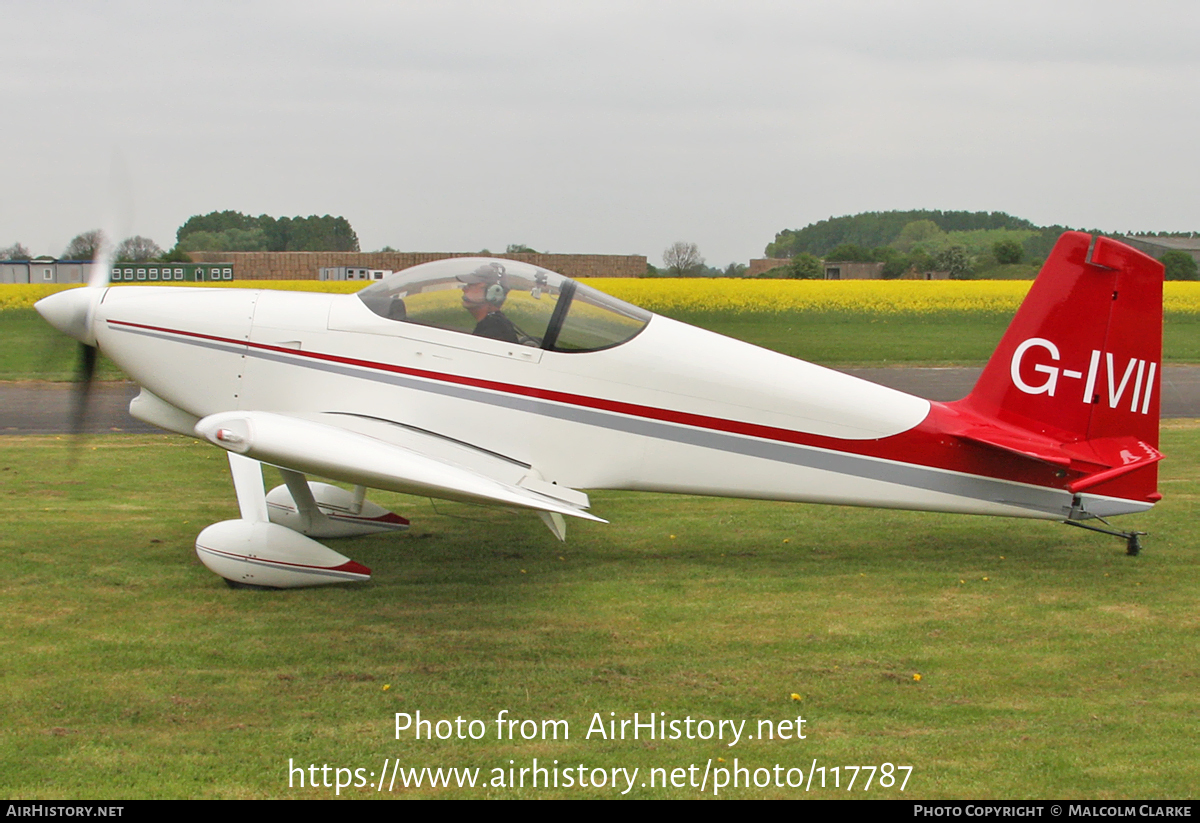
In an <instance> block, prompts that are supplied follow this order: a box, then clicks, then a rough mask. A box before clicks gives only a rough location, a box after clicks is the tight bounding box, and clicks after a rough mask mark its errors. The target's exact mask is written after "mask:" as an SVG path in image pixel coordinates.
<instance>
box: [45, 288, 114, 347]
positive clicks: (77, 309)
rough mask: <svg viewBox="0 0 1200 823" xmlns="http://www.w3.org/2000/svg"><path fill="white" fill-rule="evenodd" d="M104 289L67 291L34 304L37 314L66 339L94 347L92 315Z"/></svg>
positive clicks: (94, 336) (94, 337)
mask: <svg viewBox="0 0 1200 823" xmlns="http://www.w3.org/2000/svg"><path fill="white" fill-rule="evenodd" d="M104 291H105V290H104V289H88V288H82V289H67V290H66V291H60V292H58V293H57V294H52V295H50V296H49V297H43V298H42V299H41V300H39V301H37V303H35V304H34V306H33V307H34V308H35V309H37V313H38V314H40V315H41V316H42V319H44V320H45V321H46V322H47V323H49V324H50V325H51V326H53V327H54V328H56V329H58V330H59V331H60V332H62V333H63V334H65V335H67V336H68V337H73V338H75V339H76V340H78V341H79V342H80V343H85V344H87V345H89V346H94V345H96V335H95V334H94V333H93V332H92V315H93V314H94V313H95V309H96V305H97V304H98V303H99V302H100V297H101V295H103V294H104Z"/></svg>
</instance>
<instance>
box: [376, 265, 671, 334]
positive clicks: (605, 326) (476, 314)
mask: <svg viewBox="0 0 1200 823" xmlns="http://www.w3.org/2000/svg"><path fill="white" fill-rule="evenodd" d="M358 297H359V299H360V300H362V301H363V303H364V304H365V305H366V306H367V308H369V309H370V310H371V311H373V312H375V314H377V315H379V316H380V317H384V318H387V319H388V320H395V321H397V322H402V323H414V324H418V325H423V326H434V327H436V328H439V329H448V330H450V331H457V332H462V333H464V334H473V335H475V336H478V337H490V338H493V339H496V340H503V341H505V342H508V343H517V344H519V345H525V346H536V347H539V348H543V349H546V350H547V351H560V352H588V351H598V350H600V349H607V348H611V347H613V346H617V345H620V344H621V343H624V342H625V341H626V340H629V339H630V338H632V337H633V336H634V335H636V334H637V333H638V332H640V331H641V330H642V329H643V328H645V326H646V324H647V323H648V322H650V316H651V315H650V312H648V311H645V310H644V309H639V308H638V307H637V306H632V305H630V304H628V303H625V302H623V301H621V300H617V299H616V298H614V297H609V296H608V295H606V294H603V293H601V292H598V291H596V290H595V289H592V288H589V287H587V286H585V285H583V284H582V283H577V282H575V281H574V280H571V279H570V278H568V277H564V276H563V275H561V274H556V273H555V272H552V271H549V270H548V269H543V268H540V267H538V266H533V265H530V264H528V263H521V262H518V261H515V260H497V259H493V258H486V257H452V258H448V259H445V260H436V261H434V262H432V263H423V264H421V265H419V266H414V267H412V268H411V269H405V270H404V271H398V272H396V273H394V274H392V275H389V276H388V277H385V278H384V279H383V280H380V281H379V282H377V283H373V284H371V285H370V286H367V287H366V288H365V289H363V290H362V291H360V292H358Z"/></svg>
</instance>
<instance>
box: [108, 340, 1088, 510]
mask: <svg viewBox="0 0 1200 823" xmlns="http://www.w3.org/2000/svg"><path fill="white" fill-rule="evenodd" d="M110 328H112V327H110ZM116 330H117V331H125V332H129V333H131V334H141V335H145V336H147V337H155V338H160V339H165V340H174V341H176V342H184V343H188V344H190V345H193V346H201V347H203V348H210V349H215V350H217V351H224V352H231V353H244V354H245V355H246V356H248V357H255V358H258V359H260V360H267V361H270V362H273V363H279V364H282V365H290V366H300V367H302V368H309V369H317V370H319V371H324V372H329V373H331V374H339V375H343V376H346V377H351V378H357V379H365V380H371V381H374V382H376V383H386V384H388V385H392V386H397V387H400V388H405V389H413V390H416V391H424V392H430V393H432V394H439V395H442V396H443V397H452V398H455V399H458V400H465V401H468V402H473V403H484V404H486V405H490V406H499V407H501V408H506V409H512V410H514V411H521V412H527V413H530V414H537V415H541V416H543V417H552V418H555V419H558V420H566V421H568V422H572V423H581V424H584V425H588V426H598V427H600V428H604V429H611V430H614V431H620V432H626V433H629V434H637V435H641V436H643V437H649V438H653V439H658V440H668V441H672V442H675V443H682V444H685V445H689V446H698V447H701V448H707V449H714V450H717V451H723V452H729V453H732V454H740V455H744V456H746V457H756V458H760V459H763V460H770V461H774V462H777V463H788V464H791V465H794V466H804V467H807V468H811V469H818V470H821V471H828V472H833V473H836V474H844V475H849V476H851V477H861V478H863V479H865V480H875V481H879V482H883V483H894V484H896V485H900V486H908V487H913V488H918V489H923V490H925V491H930V492H938V493H941V494H947V495H951V496H954V497H965V498H970V499H975V500H985V501H988V502H992V503H998V504H1000V505H1006V506H1014V507H1017V508H1022V509H1030V510H1033V511H1039V512H1045V513H1047V514H1051V515H1055V516H1059V517H1063V518H1064V519H1065V518H1066V514H1067V509H1069V508H1070V505H1071V499H1072V498H1071V495H1070V493H1069V492H1066V491H1061V490H1058V489H1048V488H1042V487H1039V486H1031V485H1027V484H1023V483H1017V482H1015V481H1005V480H995V479H992V478H989V477H980V476H979V475H973V474H963V473H960V472H953V471H950V470H945V469H935V468H930V467H927V466H916V465H913V464H911V463H897V462H895V461H891V460H885V459H882V458H878V457H867V456H864V455H858V454H847V453H845V452H837V451H830V450H827V449H820V448H816V447H813V446H802V445H797V444H794V443H783V442H780V441H778V440H762V439H759V438H755V437H751V436H749V435H741V434H732V433H729V432H718V431H713V430H712V429H701V428H695V427H692V426H687V425H685V424H681V423H669V422H665V421H661V420H649V419H646V418H644V417H631V416H627V415H624V414H620V413H617V412H608V411H600V410H597V409H589V408H585V407H581V406H575V405H569V404H563V403H560V402H558V401H554V400H544V399H540V398H532V397H525V396H523V395H514V394H507V393H504V392H497V391H492V390H489V389H480V388H473V387H470V386H463V385H460V384H456V383H443V382H440V381H438V380H436V379H426V378H417V377H409V376H407V375H403V374H396V373H395V372H387V371H375V370H372V369H371V368H370V367H369V366H348V365H344V364H341V363H331V362H329V361H326V360H320V359H317V358H312V357H306V356H304V355H303V354H301V355H293V354H284V353H281V352H272V351H264V350H262V349H256V348H254V347H253V346H249V347H248V348H245V349H244V350H243V348H244V346H243V344H236V343H235V344H229V343H219V342H216V341H212V340H203V339H200V338H191V337H182V338H181V337H180V336H177V335H173V334H169V333H162V332H155V331H148V330H145V329H135V328H129V327H122V326H117V327H116Z"/></svg>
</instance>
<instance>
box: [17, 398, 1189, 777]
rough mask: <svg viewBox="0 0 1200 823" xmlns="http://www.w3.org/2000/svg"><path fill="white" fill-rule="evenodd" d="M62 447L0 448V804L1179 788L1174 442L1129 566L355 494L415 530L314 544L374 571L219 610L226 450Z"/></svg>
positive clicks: (789, 525)
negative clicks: (822, 785) (426, 773)
mask: <svg viewBox="0 0 1200 823" xmlns="http://www.w3.org/2000/svg"><path fill="white" fill-rule="evenodd" d="M65 446H66V441H65V439H60V438H47V437H42V438H0V472H2V476H3V477H4V487H5V494H4V495H3V496H2V497H0V517H2V518H3V521H4V523H5V524H6V525H5V529H3V530H2V531H0V551H2V552H3V554H4V557H5V558H6V562H7V574H6V576H5V583H4V584H3V589H4V596H3V599H2V605H0V610H2V611H3V615H4V625H5V631H4V633H3V637H0V648H2V650H3V651H2V654H0V659H3V660H4V661H5V662H4V666H3V683H4V689H3V691H2V692H0V701H2V705H3V710H4V716H5V718H6V722H5V731H4V734H3V735H0V762H3V763H4V764H5V765H4V768H3V769H0V791H2V792H3V793H4V794H5V796H8V797H22V798H26V799H35V798H59V799H61V798H65V797H72V798H113V797H122V798H137V797H208V798H246V797H297V798H318V797H330V796H332V795H333V790H332V789H325V788H318V789H312V788H308V787H306V788H304V789H300V788H291V789H289V788H288V770H287V764H288V759H289V758H292V759H293V760H294V762H296V763H301V764H305V765H307V764H310V763H315V764H317V765H321V764H330V765H331V766H348V767H363V768H365V769H367V770H375V771H376V772H378V771H379V770H380V768H381V767H382V764H383V759H384V758H385V757H387V758H400V759H401V761H402V762H403V764H404V765H405V766H415V767H422V766H431V767H437V766H459V767H472V768H480V769H481V770H482V772H483V776H484V778H485V779H488V778H491V777H492V775H493V774H494V773H493V772H492V770H493V769H495V768H501V769H504V770H505V772H507V769H508V767H509V765H510V761H514V764H515V766H516V767H517V768H521V767H529V766H531V765H532V760H533V758H535V757H536V758H538V761H539V765H542V766H545V765H548V764H552V762H553V761H554V760H558V761H559V763H560V764H561V765H564V766H566V765H570V766H576V765H579V764H584V765H586V766H587V767H588V768H589V769H591V768H596V767H603V768H612V767H627V768H635V767H636V768H638V769H640V770H642V771H641V774H642V775H644V774H645V773H646V772H645V770H647V769H650V768H666V769H667V770H668V771H669V770H670V769H673V768H686V767H688V766H689V765H691V764H696V765H697V766H698V767H699V769H700V770H703V768H704V765H705V764H706V763H708V762H709V761H710V759H711V761H712V763H713V765H714V766H717V765H726V766H728V767H732V766H733V761H734V758H735V757H736V758H738V761H739V764H740V765H742V766H750V767H751V768H752V769H753V768H758V767H766V768H771V767H773V766H774V764H776V763H778V764H781V765H783V766H784V768H789V767H798V768H802V769H804V770H805V771H806V772H807V770H808V769H809V768H810V764H811V762H812V760H813V759H814V758H815V759H816V760H817V761H818V765H825V766H828V767H832V766H834V765H842V766H846V765H868V764H875V765H878V764H880V763H883V762H890V763H893V764H909V765H912V766H913V767H914V772H913V775H912V778H911V779H910V781H909V784H908V788H907V789H906V791H905V792H904V794H903V795H900V794H899V792H897V791H896V790H895V789H894V788H893V789H891V790H887V791H883V790H881V789H880V787H879V786H878V784H875V785H874V786H873V788H872V789H871V791H870V792H866V793H863V792H860V791H859V790H858V789H856V790H855V791H854V792H847V791H846V790H845V789H844V781H843V788H842V789H841V790H835V789H833V788H832V777H831V776H829V775H828V774H827V776H828V777H829V780H830V786H829V788H827V789H825V790H823V791H813V792H810V793H809V794H807V795H805V794H804V793H802V792H799V791H797V790H795V789H786V788H784V789H779V788H775V787H773V786H772V787H769V788H750V789H745V788H740V789H738V790H736V791H735V790H732V789H730V790H728V791H727V792H726V793H724V794H723V795H722V796H724V797H787V798H797V797H804V796H807V797H829V798H835V797H851V796H853V797H901V796H902V797H905V798H910V799H911V798H975V799H983V798H1045V797H1060V798H1061V797H1068V798H1133V797H1158V798H1185V797H1190V796H1192V794H1193V793H1194V790H1195V775H1196V772H1197V768H1198V767H1200V756H1198V755H1197V750H1196V747H1195V742H1194V739H1193V735H1192V734H1191V730H1190V727H1189V725H1188V724H1187V723H1186V722H1183V723H1181V722H1180V719H1181V718H1188V717H1194V716H1195V715H1196V714H1197V712H1198V711H1200V692H1197V690H1196V689H1195V687H1194V680H1195V677H1194V675H1195V671H1194V668H1195V667H1194V652H1193V649H1194V646H1195V632H1196V628H1197V622H1196V616H1195V603H1196V600H1197V598H1198V597H1200V576H1198V575H1197V573H1196V567H1195V562H1194V561H1195V557H1196V553H1197V550H1198V549H1200V533H1197V531H1196V529H1195V522H1196V517H1197V514H1198V511H1197V503H1198V502H1200V483H1198V482H1197V480H1196V478H1197V477H1200V424H1198V423H1197V422H1196V421H1172V422H1171V423H1169V424H1168V425H1167V426H1166V428H1165V431H1164V437H1163V450H1164V451H1165V452H1166V453H1167V454H1168V459H1167V460H1166V461H1164V462H1163V463H1162V472H1163V475H1162V476H1163V479H1162V483H1161V489H1162V491H1163V493H1164V500H1163V502H1162V503H1161V504H1160V505H1159V506H1158V507H1156V508H1155V509H1154V510H1153V511H1152V512H1150V513H1148V514H1146V515H1140V516H1137V517H1131V518H1124V519H1122V521H1121V523H1122V525H1123V526H1126V527H1129V528H1137V529H1144V530H1146V531H1149V532H1150V537H1149V538H1148V539H1147V541H1146V552H1145V554H1144V555H1143V556H1142V557H1139V558H1129V557H1126V556H1125V555H1124V554H1123V546H1122V545H1121V544H1120V541H1117V540H1113V539H1109V538H1106V537H1103V536H1100V535H1095V534H1090V533H1084V532H1081V531H1079V530H1074V529H1067V528H1065V527H1063V526H1060V525H1058V524H1053V523H1044V522H1027V521H1011V520H1005V519H992V518H974V517H954V516H949V515H946V516H942V515H927V514H914V513H904V512H888V511H875V510H860V509H842V508H828V507H825V508H819V507H810V506H801V505H788V504H774V503H763V502H754V501H736V500H712V499H704V498H691V497H662V496H654V495H646V494H626V493H597V494H595V495H593V507H594V510H595V511H596V512H597V513H599V514H601V515H603V516H604V517H607V518H610V519H611V520H612V523H611V524H610V525H600V524H591V523H572V524H571V533H570V538H569V541H568V542H567V543H566V544H560V543H558V542H556V541H555V540H554V539H553V538H552V537H550V535H549V534H548V533H547V532H546V530H545V529H544V528H543V527H542V526H541V524H540V523H539V522H538V521H537V520H536V518H534V517H532V516H528V515H525V516H520V515H515V514H509V513H505V512H502V511H497V510H489V509H478V508H472V507H467V506H455V505H450V504H442V503H439V504H437V505H436V506H432V505H431V504H430V503H429V502H428V501H426V500H422V499H417V498H406V497H401V496H395V495H384V494H380V495H375V496H376V497H377V498H378V500H379V501H380V502H381V503H384V504H385V505H389V506H392V507H394V508H395V509H396V510H397V511H399V512H401V513H402V514H404V515H406V516H408V517H410V518H412V520H413V524H414V526H413V530H412V532H411V533H410V534H409V535H407V536H400V537H395V536H393V537H373V538H364V539H357V540H351V541H340V542H338V543H337V548H338V549H339V550H340V551H342V552H344V553H345V554H347V555H349V556H350V557H353V558H355V559H357V560H359V561H361V562H364V563H366V564H367V565H369V566H371V567H373V569H374V570H375V576H374V579H373V581H372V582H371V583H369V584H363V585H349V586H344V587H334V588H327V589H316V590H307V591H303V590H297V591H290V592H278V593H271V592H233V591H230V590H228V589H226V588H225V586H224V585H222V584H221V582H220V581H219V580H218V579H217V578H216V577H214V576H213V575H211V574H210V573H209V572H208V571H207V570H205V569H204V568H203V567H202V566H201V565H200V564H199V562H198V561H197V560H196V558H195V555H194V553H193V550H192V544H193V541H194V538H195V535H196V533H197V532H198V531H199V530H200V529H201V528H203V527H204V526H205V525H207V524H209V523H211V522H215V521H217V520H222V519H226V518H231V517H236V516H237V508H236V503H235V501H234V496H233V493H232V489H231V488H230V484H229V480H228V470H227V467H226V464H225V460H224V456H223V455H222V454H221V453H220V452H219V451H217V450H216V449H212V448H210V447H208V446H206V445H202V444H199V443H197V442H195V441H191V440H187V439H184V438H175V437H169V436H165V435H164V436H140V437H139V436H104V437H98V438H92V439H91V440H89V441H88V445H87V447H86V448H85V450H84V452H83V453H82V455H81V457H80V459H79V461H78V463H77V464H76V466H75V467H74V468H70V467H69V461H68V453H67V450H66V448H65ZM269 482H272V483H273V482H275V479H274V478H269ZM916 675H920V679H919V680H918V679H916ZM792 694H796V695H798V696H799V697H800V698H801V699H800V700H798V701H796V700H793V699H792V697H791V695H792ZM417 710H420V711H421V714H422V717H423V718H427V719H434V720H437V719H449V720H452V721H453V720H454V719H455V718H456V717H459V716H461V717H463V718H466V719H472V718H479V719H483V720H485V721H488V723H489V726H488V729H489V733H488V735H487V737H486V739H483V740H470V739H467V740H459V739H457V738H454V739H450V740H432V741H427V740H421V741H417V740H414V739H413V738H412V737H411V736H409V735H402V736H401V739H399V740H397V739H396V736H395V729H394V715H395V713H396V712H408V713H413V712H416V711H417ZM501 710H507V711H508V712H509V715H508V716H509V717H511V718H515V719H518V720H521V719H535V720H539V721H540V720H543V719H557V718H561V719H566V720H567V721H568V722H569V725H570V738H569V739H566V740H563V739H560V740H557V741H556V740H529V741H526V740H521V739H517V740H515V741H510V740H504V741H498V740H496V739H495V733H494V731H495V726H494V723H493V722H492V721H494V720H495V718H496V716H497V714H498V713H499V712H500V711H501ZM610 712H614V713H615V715H616V717H617V718H618V719H621V718H626V719H627V718H631V717H632V714H633V713H634V712H638V713H640V714H641V716H642V718H643V719H644V718H645V717H646V715H647V714H649V713H651V712H655V713H657V712H664V713H665V715H663V716H665V717H666V718H667V719H678V720H683V719H684V718H686V717H692V718H694V719H700V718H710V719H721V718H725V719H734V720H740V719H746V720H747V721H749V723H748V725H749V726H750V728H755V724H754V721H756V720H757V719H771V720H773V721H779V720H782V719H789V718H790V719H792V720H794V719H795V718H796V716H798V715H802V716H803V717H804V718H805V719H806V726H805V732H806V735H807V736H806V739H805V740H802V741H800V740H788V741H781V740H774V741H772V740H760V739H757V736H756V739H754V740H752V741H750V740H743V741H742V742H741V743H739V744H738V745H736V746H733V747H730V746H728V745H726V744H727V743H728V740H726V741H723V742H722V741H717V740H709V741H705V740H700V739H687V738H683V739H678V740H665V741H664V740H653V741H647V740H645V739H642V740H638V741H633V740H629V739H626V740H604V739H602V738H600V737H599V736H598V735H597V734H594V733H593V734H592V736H591V738H590V739H588V738H587V737H586V732H587V730H588V727H589V726H590V725H591V722H592V720H593V718H594V717H595V716H596V714H597V713H599V716H600V718H601V719H602V720H608V719H611V718H612V715H610V714H609V713H610ZM718 758H724V760H725V763H724V764H720V763H719V761H718V760H717V759H718ZM844 775H845V772H843V776H844ZM639 782H640V781H639ZM861 785H862V784H861V783H860V784H859V786H860V787H861ZM343 794H349V795H350V796H351V797H363V798H366V797H376V796H379V795H377V793H376V792H375V791H374V790H373V789H371V788H366V787H362V788H355V789H352V790H350V791H349V792H343ZM386 794H387V793H385V795H386ZM392 795H393V796H405V797H495V798H509V797H614V796H617V795H618V792H616V791H614V790H612V789H611V788H586V789H579V788H574V789H570V790H568V789H565V788H559V789H555V788H553V787H551V788H536V789H534V788H530V787H529V785H528V782H527V783H526V787H525V788H524V789H521V788H518V789H515V790H510V789H507V788H505V789H500V788H498V787H491V788H487V789H484V788H477V789H475V790H468V789H457V788H451V789H429V788H428V787H423V788H420V789H417V788H411V789H408V790H404V791H399V790H398V791H395V792H393V793H392ZM630 796H634V797H696V796H699V793H698V791H697V790H696V789H695V788H691V787H683V788H666V789H663V788H655V789H651V788H649V787H646V788H643V787H641V786H640V785H639V786H636V787H635V789H634V790H633V792H631V795H630ZM709 796H711V792H710V794H709Z"/></svg>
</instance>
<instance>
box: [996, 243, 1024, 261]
mask: <svg viewBox="0 0 1200 823" xmlns="http://www.w3.org/2000/svg"><path fill="white" fill-rule="evenodd" d="M1024 253H1025V249H1024V247H1022V245H1021V244H1020V243H1018V242H1017V241H1016V240H1011V239H1009V240H997V241H996V242H995V243H993V244H992V256H993V257H995V258H996V262H997V263H1001V264H1004V265H1009V264H1011V263H1020V262H1021V257H1022V255H1023V254H1024Z"/></svg>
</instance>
